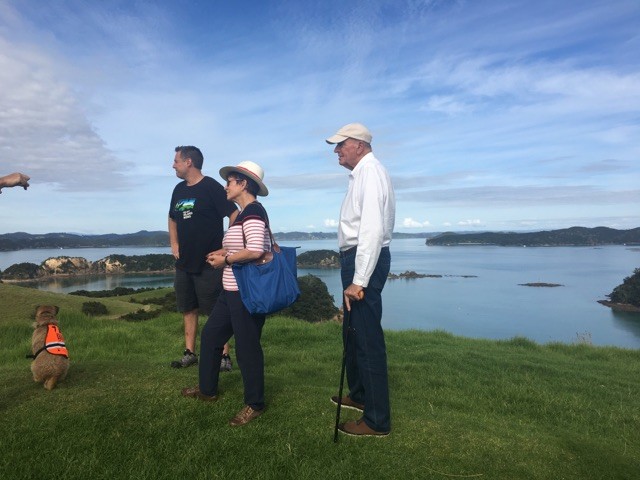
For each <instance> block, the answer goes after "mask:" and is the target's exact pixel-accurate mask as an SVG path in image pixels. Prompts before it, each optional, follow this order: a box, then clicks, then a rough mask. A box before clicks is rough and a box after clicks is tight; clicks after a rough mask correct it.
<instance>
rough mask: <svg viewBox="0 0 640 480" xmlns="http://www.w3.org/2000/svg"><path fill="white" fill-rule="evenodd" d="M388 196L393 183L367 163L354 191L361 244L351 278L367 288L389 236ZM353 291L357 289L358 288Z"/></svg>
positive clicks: (355, 291) (356, 283)
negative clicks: (387, 218) (386, 210)
mask: <svg viewBox="0 0 640 480" xmlns="http://www.w3.org/2000/svg"><path fill="white" fill-rule="evenodd" d="M388 196H389V186H388V185H387V183H386V181H385V178H384V177H383V176H382V175H381V172H379V171H378V169H376V168H375V166H373V165H367V168H365V169H363V170H362V171H361V172H359V176H358V179H357V184H356V189H355V191H354V199H355V200H354V203H356V204H357V207H356V208H355V210H356V212H357V213H358V215H359V222H357V234H356V235H357V246H358V248H357V250H356V256H355V272H354V275H353V279H352V281H351V283H352V284H353V285H354V286H360V287H362V288H366V287H367V286H368V285H369V279H370V278H371V275H372V274H373V271H374V269H375V267H376V264H377V263H378V258H379V257H380V251H381V250H382V247H383V244H384V239H385V203H386V202H387V201H388ZM350 291H351V292H352V293H353V294H356V293H357V289H355V288H352V289H351V290H350ZM354 299H355V298H354Z"/></svg>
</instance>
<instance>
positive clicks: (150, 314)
mask: <svg viewBox="0 0 640 480" xmlns="http://www.w3.org/2000/svg"><path fill="white" fill-rule="evenodd" d="M160 312H161V310H150V311H147V310H144V309H142V308H141V309H140V310H138V311H136V312H132V313H127V314H126V315H122V316H121V317H120V319H121V320H126V321H127V322H142V321H144V320H151V319H152V318H156V317H158V316H160Z"/></svg>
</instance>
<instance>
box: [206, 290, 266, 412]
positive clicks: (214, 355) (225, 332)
mask: <svg viewBox="0 0 640 480" xmlns="http://www.w3.org/2000/svg"><path fill="white" fill-rule="evenodd" d="M264 321H265V315H251V314H250V313H249V311H248V310H247V309H246V308H245V306H244V304H243V303H242V299H241V298H240V292H232V291H228V290H223V291H222V293H221V294H220V296H219V297H218V301H217V302H216V304H215V306H214V307H213V311H212V312H211V315H210V316H209V319H208V320H207V323H206V324H205V325H204V328H203V329H202V334H201V336H200V360H199V377H200V382H199V383H200V391H201V392H202V393H204V394H205V395H217V394H218V377H219V375H220V360H221V359H222V349H223V347H224V344H225V343H227V342H228V341H229V339H230V338H231V337H232V336H233V337H235V350H236V359H237V361H238V366H239V367H240V373H241V374H242V382H243V384H244V403H245V405H249V406H250V407H251V408H253V409H254V410H262V409H263V408H264V355H263V353H262V345H260V336H261V335H262V327H263V326H264Z"/></svg>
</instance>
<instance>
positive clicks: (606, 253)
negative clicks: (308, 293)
mask: <svg viewBox="0 0 640 480" xmlns="http://www.w3.org/2000/svg"><path fill="white" fill-rule="evenodd" d="M282 244H283V245H287V246H299V247H300V248H299V250H298V253H302V252H305V251H309V250H321V249H329V250H336V249H337V247H336V242H335V240H318V241H302V242H283V243H282ZM113 253H118V254H124V255H145V254H148V253H169V249H168V248H134V247H130V248H86V249H68V250H21V251H14V252H0V269H5V268H7V267H8V266H10V265H12V264H14V263H20V262H32V263H38V264H39V263H40V262H42V261H43V260H45V259H47V258H49V257H54V256H61V255H64V256H79V257H84V258H86V259H87V260H90V261H95V260H98V259H100V258H104V257H106V256H107V255H110V254H113ZM635 268H640V248H638V247H627V246H606V247H526V248H525V247H494V246H459V247H431V246H429V247H428V246H426V245H425V242H424V240H422V239H401V240H394V241H393V243H392V245H391V272H392V273H396V274H400V273H403V272H406V271H415V272H416V273H421V274H428V275H441V277H438V278H431V277H430V278H417V279H396V280H389V281H388V282H387V285H386V286H385V289H384V292H383V305H384V307H383V308H384V313H383V326H384V328H385V329H388V330H409V329H415V330H444V331H447V332H450V333H452V334H455V335H461V336H466V337H473V338H488V339H509V338H512V337H515V336H522V337H526V338H529V339H531V340H533V341H535V342H538V343H548V342H562V343H579V342H586V343H592V344H593V345H612V346H618V347H623V348H633V349H636V348H640V314H631V313H614V312H612V311H611V309H609V308H607V307H605V306H603V305H601V304H599V303H597V301H598V300H605V299H606V295H607V294H609V293H611V291H612V290H613V288H615V287H616V286H617V285H619V284H621V283H622V281H623V280H624V278H625V277H628V276H630V275H631V274H632V273H633V271H634V269H635ZM308 273H310V274H313V275H316V276H318V277H320V278H321V279H322V280H323V281H324V282H325V283H326V284H327V287H328V289H329V292H330V293H331V294H332V295H333V297H334V299H335V301H336V304H339V303H340V302H341V284H340V275H339V271H338V270H318V269H304V270H302V269H301V270H299V271H298V275H300V276H302V275H305V274H308ZM526 283H550V284H560V285H561V286H559V287H530V286H523V285H522V284H526ZM172 284H173V277H172V276H171V275H142V276H132V275H127V276H122V275H114V276H108V277H82V278H65V279H56V280H51V281H47V282H42V283H39V284H37V288H40V289H44V290H50V291H55V292H61V293H66V292H69V291H73V290H79V289H85V290H106V289H112V288H115V287H118V286H126V287H133V288H139V287H160V286H171V285H172Z"/></svg>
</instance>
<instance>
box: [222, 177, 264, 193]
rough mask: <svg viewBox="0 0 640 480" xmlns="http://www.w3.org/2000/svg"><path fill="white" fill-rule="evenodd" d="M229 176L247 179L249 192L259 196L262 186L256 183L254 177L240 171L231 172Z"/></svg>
mask: <svg viewBox="0 0 640 480" xmlns="http://www.w3.org/2000/svg"><path fill="white" fill-rule="evenodd" d="M229 177H232V178H235V179H236V180H240V181H242V180H246V182H247V192H249V193H250V194H251V195H253V196H254V197H257V196H258V192H259V191H260V187H259V186H258V184H257V183H256V181H255V180H254V179H253V178H249V177H248V176H246V175H243V174H242V173H240V172H229V175H228V176H227V179H228V178H229Z"/></svg>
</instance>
